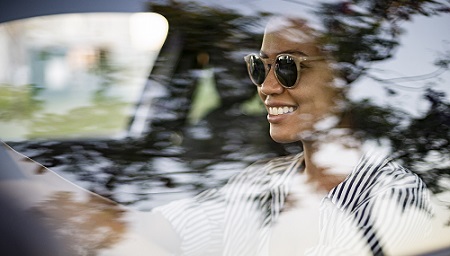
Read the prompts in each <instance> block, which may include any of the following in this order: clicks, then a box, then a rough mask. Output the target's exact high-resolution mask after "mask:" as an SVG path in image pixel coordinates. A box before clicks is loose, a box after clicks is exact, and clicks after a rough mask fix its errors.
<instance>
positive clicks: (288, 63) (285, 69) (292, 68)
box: [275, 56, 298, 87]
mask: <svg viewBox="0 0 450 256" xmlns="http://www.w3.org/2000/svg"><path fill="white" fill-rule="evenodd" d="M275 74H276V75H277V78H278V80H279V81H280V83H281V84H283V85H284V86H285V87H293V86H294V85H295V83H296V82H297V75H298V70H297V65H296V64H295V61H294V59H293V58H292V57H290V56H279V57H278V58H277V60H276V65H275Z"/></svg>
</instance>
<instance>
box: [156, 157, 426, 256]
mask: <svg viewBox="0 0 450 256" xmlns="http://www.w3.org/2000/svg"><path fill="white" fill-rule="evenodd" d="M302 158H303V156H302V154H298V155H292V156H287V157H279V158H275V159H272V160H269V161H262V162H257V163H255V164H253V165H251V166H249V167H248V168H247V169H245V170H244V171H243V172H242V173H239V174H238V175H236V176H234V177H233V178H232V179H230V181H229V182H228V183H227V184H226V185H225V186H224V187H222V188H220V189H212V190H208V191H205V192H204V193H201V194H200V195H198V196H196V197H194V198H189V199H184V200H180V201H176V202H173V203H170V204H168V205H165V206H162V207H158V208H156V209H154V212H158V213H161V214H162V215H163V216H164V217H165V218H166V219H167V220H168V221H169V222H170V223H171V225H172V227H173V229H174V230H175V232H176V233H177V234H178V236H179V238H180V241H181V246H180V247H181V248H179V249H178V251H179V252H180V255H186V256H187V255H189V256H190V255H243V256H246V255H249V256H250V255H258V256H259V255H262V256H264V255H269V251H270V250H269V249H270V248H269V247H270V239H271V236H272V235H273V234H272V233H273V227H274V225H275V224H276V222H277V219H278V218H279V216H280V214H281V215H282V214H283V210H284V208H286V207H285V206H286V201H287V197H288V195H289V194H290V192H291V191H292V180H293V179H294V177H295V176H297V175H302V171H303V168H304V166H303V164H302V162H303V161H302ZM431 214H432V209H431V206H430V202H429V194H428V192H427V189H426V187H425V185H424V183H423V182H422V181H421V179H420V178H419V177H418V176H417V175H415V174H414V173H412V172H410V171H409V170H407V169H405V168H403V167H402V166H400V165H398V164H396V163H395V162H394V161H391V160H390V159H388V158H384V157H380V156H377V155H365V156H364V157H363V158H362V159H361V160H360V161H359V163H358V165H357V166H356V167H355V168H354V169H353V171H352V172H351V173H350V174H349V175H348V177H347V178H346V179H345V180H344V181H343V182H341V183H340V184H339V185H338V186H336V187H335V188H333V189H332V190H331V191H330V192H329V193H328V194H327V195H326V196H325V197H324V198H323V200H322V201H321V204H320V218H319V219H320V220H319V226H320V227H318V228H320V235H319V238H318V243H317V245H316V246H313V247H311V248H309V249H308V250H306V252H305V254H307V255H371V254H373V255H383V254H391V253H395V252H399V251H401V250H402V249H403V246H405V245H410V244H411V242H413V241H416V240H417V239H419V240H420V239H422V237H423V235H425V234H426V233H427V232H429V228H430V226H429V223H430V222H429V221H430V218H431ZM303 221H308V220H303ZM305 232H309V231H308V230H305ZM298 242H299V243H301V242H302V241H298Z"/></svg>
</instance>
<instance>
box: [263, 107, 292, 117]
mask: <svg viewBox="0 0 450 256" xmlns="http://www.w3.org/2000/svg"><path fill="white" fill-rule="evenodd" d="M294 110H295V108H294V107H292V106H279V107H268V112H269V114H270V115H274V116H278V115H283V114H288V113H292V112H294Z"/></svg>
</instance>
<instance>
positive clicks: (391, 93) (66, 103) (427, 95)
mask: <svg viewBox="0 0 450 256" xmlns="http://www.w3.org/2000/svg"><path fill="white" fill-rule="evenodd" d="M97 2H98V3H97ZM3 5H5V4H3V3H2V6H0V7H1V8H0V10H1V21H2V23H0V54H1V56H2V57H1V58H0V139H1V140H3V141H4V142H6V143H7V144H8V145H10V146H12V147H13V148H14V149H15V150H17V151H18V152H20V153H22V154H25V155H26V156H28V157H30V158H32V159H33V160H36V161H37V162H39V163H41V164H43V165H44V166H46V167H49V168H51V169H52V170H54V171H56V172H57V173H58V174H60V175H62V176H63V177H65V178H67V179H69V180H70V181H72V182H74V183H75V184H78V185H80V186H82V187H84V188H86V189H88V190H90V191H93V192H96V193H98V194H100V195H102V196H105V197H107V198H110V199H112V200H113V201H116V202H119V203H121V204H125V205H128V206H130V207H133V208H136V209H139V210H150V209H152V208H153V207H155V206H158V205H161V204H165V203H167V202H170V201H172V200H175V199H179V198H184V197H187V196H191V195H195V194H197V193H198V192H200V191H202V190H205V189H207V188H211V187H216V186H219V185H222V184H224V183H225V182H226V181H227V179H228V178H229V177H230V176H231V175H233V174H234V173H236V172H239V171H241V170H242V169H243V168H245V167H246V166H248V165H249V164H250V163H252V162H254V161H256V160H258V159H263V158H266V157H271V156H278V155H286V154H289V153H293V152H298V151H299V150H301V148H300V146H299V145H296V144H287V145H281V144H277V143H274V142H273V141H272V140H271V139H270V137H269V135H268V124H267V121H266V118H265V116H266V113H265V110H264V108H263V107H262V105H261V104H260V103H259V99H258V98H257V97H256V89H255V86H254V85H253V84H252V83H251V81H250V80H249V78H248V76H247V73H246V69H245V65H244V62H243V56H244V55H246V54H247V53H249V52H258V51H259V46H260V43H261V38H262V32H263V28H264V24H265V22H266V21H267V19H268V18H269V17H270V15H273V14H289V15H300V16H301V17H303V18H305V19H307V20H308V22H309V24H310V25H311V26H313V27H315V28H317V29H318V30H320V31H321V33H322V37H323V40H324V42H325V43H326V45H327V47H328V48H329V50H330V51H332V52H333V54H334V56H335V58H336V60H337V61H338V64H339V69H340V70H341V71H342V73H343V74H345V76H344V79H343V81H342V86H345V87H346V90H347V91H348V94H347V95H348V99H349V106H350V107H351V109H352V113H353V115H354V118H353V119H354V122H355V125H356V129H357V132H358V133H359V134H360V136H361V137H362V138H364V139H365V140H367V141H370V142H371V143H373V144H376V145H378V146H380V147H383V148H385V149H386V150H388V151H391V152H393V156H394V157H396V158H398V159H399V160H400V161H401V162H402V163H403V164H404V165H405V166H406V167H408V168H410V169H411V170H413V171H414V172H416V173H417V174H419V175H420V176H421V177H422V178H423V179H424V180H425V181H426V183H427V184H428V186H429V187H430V189H431V190H432V191H433V193H434V194H435V195H436V196H439V197H440V198H442V200H447V202H449V201H450V197H449V191H450V154H449V149H450V146H449V140H450V108H449V106H450V105H449V104H450V84H449V83H450V72H449V64H450V34H449V33H447V31H448V28H449V25H450V15H449V12H450V4H449V3H448V2H445V1H442V2H439V1H437V2H436V1H431V0H430V1H427V0H424V1H400V0H391V1H381V0H376V1H364V0H353V1H322V2H307V1H297V0H286V1H276V2H275V1H271V2H268V1H246V2H245V3H243V2H242V1H225V2H223V3H216V2H215V1H207V0H204V1H181V0H178V1H143V0H142V1H126V2H124V1H96V4H95V5H94V4H93V3H91V2H89V3H88V2H87V1H86V3H83V2H81V3H80V2H77V3H71V2H67V3H64V1H61V2H58V4H56V3H53V1H41V2H40V4H39V6H38V5H37V4H36V6H33V5H34V4H33V3H27V4H24V3H21V1H15V2H14V3H11V4H8V5H7V6H6V5H5V6H3ZM448 219H449V221H448V223H449V224H450V216H449V218H448Z"/></svg>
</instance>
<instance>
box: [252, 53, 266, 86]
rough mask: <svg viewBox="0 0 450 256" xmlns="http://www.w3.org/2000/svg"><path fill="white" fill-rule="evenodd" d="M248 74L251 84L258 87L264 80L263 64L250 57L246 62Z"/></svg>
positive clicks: (259, 60) (257, 59)
mask: <svg viewBox="0 0 450 256" xmlns="http://www.w3.org/2000/svg"><path fill="white" fill-rule="evenodd" d="M248 72H249V74H250V77H251V79H252V80H253V82H254V83H255V84H256V85H258V86H260V85H261V84H262V83H263V82H264V79H266V71H265V68H264V63H263V62H262V60H261V59H260V58H258V57H257V56H250V58H249V62H248Z"/></svg>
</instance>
